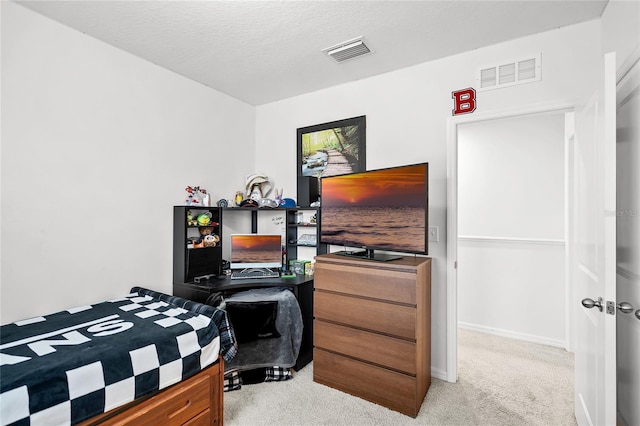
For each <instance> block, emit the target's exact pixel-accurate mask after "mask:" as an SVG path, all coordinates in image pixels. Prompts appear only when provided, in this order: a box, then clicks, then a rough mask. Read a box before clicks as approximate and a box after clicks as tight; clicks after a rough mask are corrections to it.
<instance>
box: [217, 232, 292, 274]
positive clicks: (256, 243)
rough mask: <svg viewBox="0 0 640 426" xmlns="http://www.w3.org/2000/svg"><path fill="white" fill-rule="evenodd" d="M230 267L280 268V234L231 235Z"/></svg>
mask: <svg viewBox="0 0 640 426" xmlns="http://www.w3.org/2000/svg"><path fill="white" fill-rule="evenodd" d="M229 267H230V268H231V269H247V268H268V269H274V268H277V269H281V268H282V236H281V235H265V234H233V235H231V262H229Z"/></svg>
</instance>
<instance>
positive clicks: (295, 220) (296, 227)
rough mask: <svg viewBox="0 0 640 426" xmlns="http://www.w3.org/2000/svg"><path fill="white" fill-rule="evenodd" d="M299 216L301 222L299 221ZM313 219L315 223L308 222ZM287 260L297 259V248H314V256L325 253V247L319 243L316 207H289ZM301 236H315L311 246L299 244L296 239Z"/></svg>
mask: <svg viewBox="0 0 640 426" xmlns="http://www.w3.org/2000/svg"><path fill="white" fill-rule="evenodd" d="M299 214H302V215H303V220H302V221H300V220H299V216H298V215H299ZM310 216H314V217H315V222H313V221H311V220H310V218H309V217H310ZM286 226H287V242H286V244H287V258H288V259H290V260H292V259H297V258H298V248H299V247H315V249H316V255H318V254H325V253H327V245H326V244H322V243H320V209H319V208H318V207H295V208H293V207H291V208H288V209H287V225H286ZM309 231H310V232H309ZM303 234H310V235H315V242H314V243H312V244H309V243H305V242H300V241H299V240H298V239H299V238H300V237H301V236H302V235H303Z"/></svg>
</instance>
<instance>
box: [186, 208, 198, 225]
mask: <svg viewBox="0 0 640 426" xmlns="http://www.w3.org/2000/svg"><path fill="white" fill-rule="evenodd" d="M197 224H198V221H197V220H195V219H194V218H193V213H192V212H191V210H187V226H196V225H197Z"/></svg>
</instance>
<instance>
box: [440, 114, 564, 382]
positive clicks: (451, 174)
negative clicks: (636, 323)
mask: <svg viewBox="0 0 640 426" xmlns="http://www.w3.org/2000/svg"><path fill="white" fill-rule="evenodd" d="M574 108H575V105H574V104H572V103H570V102H552V103H542V104H537V105H532V106H524V107H520V108H509V109H508V110H498V111H490V112H486V113H475V112H474V113H473V114H470V115H462V116H455V117H450V118H449V119H448V120H447V321H446V324H447V374H446V380H447V381H448V382H451V383H455V382H456V381H457V379H458V274H457V261H458V126H461V125H463V124H469V123H474V122H479V121H488V120H496V119H501V118H510V117H517V116H522V115H534V114H542V113H553V112H557V113H571V112H573V110H574ZM566 144H567V137H566V130H565V153H567V154H569V155H571V153H572V151H571V150H567V149H566ZM569 160H572V158H565V169H566V167H567V164H573V162H572V161H571V162H568V161H569ZM566 173H567V170H565V176H566ZM565 180H566V177H565ZM565 187H566V182H565ZM570 195H571V194H569V193H568V192H565V197H564V199H565V206H567V205H568V204H569V203H568V201H569V196H570ZM565 210H566V209H565ZM566 218H567V216H566V214H565V221H566ZM567 225H568V224H567V223H565V236H567V233H566V229H567V228H568V226H567ZM570 250H571V248H570V244H569V242H568V241H565V268H568V267H569V265H568V261H569V258H570ZM567 270H568V269H567ZM570 291H571V287H570V283H569V282H565V293H568V292H570ZM565 304H566V309H567V312H569V309H570V305H569V298H567V300H566V301H565ZM571 332H572V324H571V321H567V323H566V324H565V341H566V342H567V343H566V345H567V346H568V347H567V349H569V348H570V345H569V342H570V341H571V339H570V336H571Z"/></svg>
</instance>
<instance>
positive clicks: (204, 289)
mask: <svg viewBox="0 0 640 426" xmlns="http://www.w3.org/2000/svg"><path fill="white" fill-rule="evenodd" d="M265 287H285V288H288V289H291V291H292V292H293V294H294V296H295V297H296V299H297V300H298V304H299V305H300V312H301V313H302V326H303V328H302V343H301V345H300V353H299V354H298V359H297V361H296V365H295V366H294V369H295V370H296V371H298V370H300V369H301V368H302V367H304V366H305V365H307V364H308V363H309V362H311V360H312V359H313V276H309V275H298V276H295V277H292V278H253V279H244V280H232V279H231V278H230V277H228V276H220V277H216V278H211V279H209V280H202V281H200V282H199V283H179V282H174V283H173V295H174V296H179V297H182V298H185V299H189V300H193V301H194V302H200V303H205V302H206V301H207V298H208V297H209V295H211V294H212V293H216V292H222V293H223V294H226V295H228V294H231V293H237V292H239V291H243V290H250V289H254V288H265Z"/></svg>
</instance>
